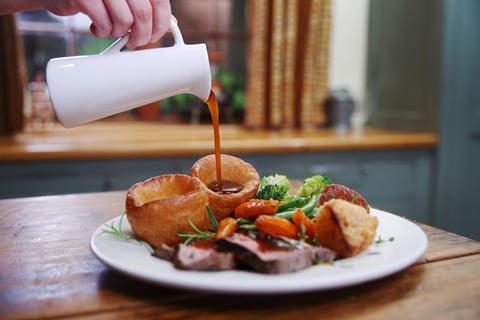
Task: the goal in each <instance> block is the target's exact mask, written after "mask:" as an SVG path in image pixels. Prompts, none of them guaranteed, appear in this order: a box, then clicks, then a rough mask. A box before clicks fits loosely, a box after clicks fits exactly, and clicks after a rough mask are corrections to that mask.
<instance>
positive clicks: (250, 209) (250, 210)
mask: <svg viewBox="0 0 480 320" xmlns="http://www.w3.org/2000/svg"><path fill="white" fill-rule="evenodd" d="M278 203H279V201H276V200H258V199H250V200H248V201H247V202H244V203H241V204H240V205H238V206H237V207H236V208H235V218H244V219H251V220H254V219H255V218H257V217H258V216H260V215H262V214H266V215H273V214H275V213H276V212H277V206H278Z"/></svg>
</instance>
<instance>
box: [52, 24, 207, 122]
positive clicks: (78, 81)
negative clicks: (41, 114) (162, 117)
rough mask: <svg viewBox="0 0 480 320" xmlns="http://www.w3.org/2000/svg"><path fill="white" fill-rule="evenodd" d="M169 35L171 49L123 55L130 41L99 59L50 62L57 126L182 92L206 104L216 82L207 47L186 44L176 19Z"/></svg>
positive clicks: (119, 43) (121, 42)
mask: <svg viewBox="0 0 480 320" xmlns="http://www.w3.org/2000/svg"><path fill="white" fill-rule="evenodd" d="M170 31H171V32H172V33H173V37H174V39H175V45H174V46H172V47H167V48H156V49H146V50H139V51H127V52H120V50H121V49H122V48H123V47H124V46H125V45H126V43H127V42H128V36H126V37H123V38H120V39H118V40H117V41H116V42H115V43H113V44H112V45H111V46H110V47H109V48H107V49H106V50H105V51H103V52H102V53H100V54H99V55H90V56H77V57H65V58H56V59H52V60H50V61H49V62H48V65H47V84H48V89H49V92H50V98H51V100H52V104H53V107H54V109H55V112H56V114H57V117H58V119H59V121H60V122H61V123H62V124H63V125H64V126H65V127H67V128H71V127H75V126H78V125H81V124H83V123H87V122H90V121H94V120H97V119H100V118H104V117H107V116H110V115H113V114H116V113H119V112H123V111H127V110H129V109H132V108H135V107H138V106H142V105H145V104H148V103H151V102H154V101H158V100H161V99H163V98H167V97H170V96H173V95H176V94H179V93H191V94H194V95H196V96H197V97H199V98H200V99H202V101H206V100H207V99H208V96H209V94H210V89H211V83H212V81H211V75H210V63H209V61H208V54H207V47H206V45H205V44H195V45H186V44H185V43H184V42H183V37H182V34H181V33H180V30H179V29H178V26H177V24H176V23H175V22H174V21H173V20H172V21H171V23H170Z"/></svg>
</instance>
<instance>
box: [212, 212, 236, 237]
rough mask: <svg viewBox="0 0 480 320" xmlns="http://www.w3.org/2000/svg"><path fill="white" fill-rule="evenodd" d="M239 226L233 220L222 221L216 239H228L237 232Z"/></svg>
mask: <svg viewBox="0 0 480 320" xmlns="http://www.w3.org/2000/svg"><path fill="white" fill-rule="evenodd" d="M237 228H238V224H237V222H236V221H235V219H233V218H230V217H228V218H225V219H222V220H221V221H220V223H219V224H218V229H217V233H216V234H215V239H217V240H218V239H221V238H227V237H229V236H230V235H231V234H232V233H234V232H235V230H237Z"/></svg>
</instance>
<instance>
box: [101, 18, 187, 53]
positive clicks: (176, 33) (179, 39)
mask: <svg viewBox="0 0 480 320" xmlns="http://www.w3.org/2000/svg"><path fill="white" fill-rule="evenodd" d="M170 32H171V33H172V34H173V39H174V40H175V44H174V46H184V45H185V42H183V36H182V33H181V32H180V29H179V28H178V25H177V23H176V22H175V21H174V20H173V19H172V20H170ZM129 38H130V35H129V34H127V35H126V36H123V37H121V38H118V39H117V40H115V42H114V43H112V44H111V45H110V46H109V47H108V48H107V49H105V50H103V51H102V52H101V53H100V54H101V55H103V54H112V53H118V52H120V50H122V48H123V47H125V46H126V45H127V43H128V39H129Z"/></svg>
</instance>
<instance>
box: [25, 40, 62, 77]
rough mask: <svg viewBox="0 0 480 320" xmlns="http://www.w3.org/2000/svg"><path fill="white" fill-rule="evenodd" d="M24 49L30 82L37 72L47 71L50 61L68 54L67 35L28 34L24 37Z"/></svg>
mask: <svg viewBox="0 0 480 320" xmlns="http://www.w3.org/2000/svg"><path fill="white" fill-rule="evenodd" d="M23 47H24V51H25V62H26V64H27V70H28V79H29V80H32V79H33V77H34V75H35V74H36V73H37V72H39V71H41V72H43V71H44V70H45V66H46V65H47V62H48V60H50V59H51V58H55V57H64V56H65V55H66V54H67V43H66V39H65V35H63V34H58V33H48V34H26V35H24V36H23Z"/></svg>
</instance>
